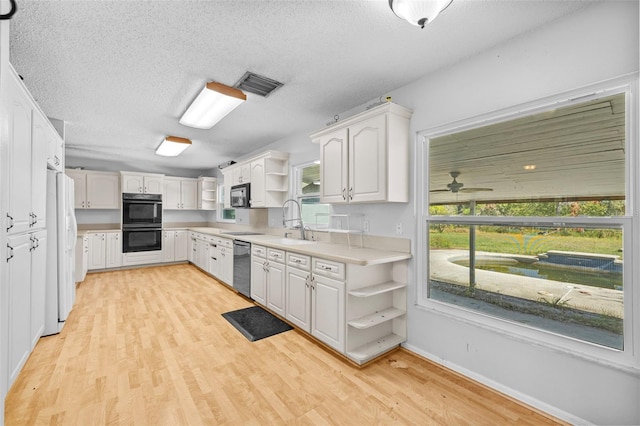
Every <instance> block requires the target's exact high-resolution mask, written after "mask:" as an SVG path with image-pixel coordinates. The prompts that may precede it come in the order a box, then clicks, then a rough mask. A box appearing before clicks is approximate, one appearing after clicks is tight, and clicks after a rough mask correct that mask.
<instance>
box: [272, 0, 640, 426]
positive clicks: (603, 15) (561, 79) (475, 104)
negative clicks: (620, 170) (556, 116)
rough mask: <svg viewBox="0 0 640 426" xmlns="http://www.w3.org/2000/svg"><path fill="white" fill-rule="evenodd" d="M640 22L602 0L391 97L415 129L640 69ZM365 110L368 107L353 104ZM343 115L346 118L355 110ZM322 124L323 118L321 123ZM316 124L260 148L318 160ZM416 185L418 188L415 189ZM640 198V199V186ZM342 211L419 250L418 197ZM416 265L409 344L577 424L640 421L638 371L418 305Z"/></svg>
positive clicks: (295, 159) (632, 5) (294, 159)
mask: <svg viewBox="0 0 640 426" xmlns="http://www.w3.org/2000/svg"><path fill="white" fill-rule="evenodd" d="M638 21H639V11H638V2H637V1H620V2H613V1H607V2H602V3H596V4H594V5H593V6H590V7H588V8H586V9H583V10H581V11H579V12H578V13H576V14H574V15H572V16H568V17H565V18H561V19H559V20H557V21H555V22H552V23H550V24H548V25H546V26H543V27H541V28H539V29H538V30H536V31H533V32H530V33H528V34H526V35H524V36H522V37H519V38H516V39H513V40H511V41H510V42H508V43H506V44H503V45H500V46H497V47H495V48H493V49H491V50H489V51H487V52H484V53H482V54H479V55H477V56H475V57H472V58H469V59H467V60H465V61H462V62H460V63H458V64H456V65H454V66H452V67H449V68H447V69H444V70H441V71H438V72H434V73H432V74H429V75H427V76H425V77H424V78H422V79H421V80H419V81H417V82H414V83H412V84H409V85H407V86H405V87H402V88H399V89H397V90H395V91H393V92H391V93H389V95H391V96H392V97H393V101H394V102H396V103H398V104H400V105H403V106H406V107H409V108H411V109H413V111H414V113H413V117H412V120H411V129H412V131H413V132H414V134H415V133H417V132H419V131H422V130H428V129H430V128H433V127H437V126H440V125H443V124H447V123H452V122H455V121H458V120H461V119H465V118H469V117H473V116H478V115H481V114H486V113H489V112H491V111H496V110H500V109H503V108H507V107H512V106H515V105H518V104H522V103H525V102H529V101H533V100H536V99H540V98H543V97H546V96H550V95H554V94H557V93H560V92H564V91H568V90H571V89H576V88H579V87H581V86H585V85H589V84H593V83H597V82H600V81H603V80H606V79H610V78H613V77H617V76H621V75H625V74H628V73H632V72H637V71H638V70H639V68H640V67H639V54H638V52H639V42H638V38H639V28H638ZM427 36H428V35H427V34H425V37H427ZM469 36H470V37H472V36H473V35H472V34H470V35H469ZM408 54H417V52H410V53H408ZM380 95H387V94H386V93H381V94H380ZM363 110H364V106H361V107H358V108H354V110H352V111H350V112H356V111H358V112H359V111H363ZM340 115H341V116H342V117H347V116H348V115H349V113H343V114H340ZM330 119H331V118H330V117H327V120H326V121H330ZM323 126H324V123H318V128H321V127H323ZM314 130H317V129H309V132H308V133H305V134H298V135H294V136H291V137H289V138H286V139H283V140H280V141H277V142H275V143H273V144H271V145H269V146H268V147H265V148H263V149H262V150H265V149H274V150H281V151H288V152H291V159H290V162H291V164H300V163H303V162H306V161H310V160H316V159H318V154H319V151H318V147H317V146H315V145H313V144H312V143H311V142H310V139H309V137H308V135H309V133H311V132H312V131H314ZM637 142H638V141H635V143H636V144H637ZM414 148H415V147H414ZM415 152H416V151H415V149H414V154H415ZM414 157H415V155H414ZM411 168H412V169H413V166H412V167H411ZM412 172H413V170H412ZM414 174H415V173H414ZM412 191H413V192H414V193H415V188H412ZM636 196H637V197H639V198H640V194H636ZM335 209H336V211H340V212H344V211H346V210H350V211H351V212H362V213H364V214H365V215H366V216H367V219H368V220H369V221H370V226H371V232H372V233H373V234H378V235H394V234H395V223H398V222H401V223H402V224H403V229H404V235H405V236H407V237H410V238H412V240H413V247H412V249H413V253H414V254H415V253H417V250H416V249H417V248H416V242H415V241H416V240H415V234H416V224H417V219H416V217H417V215H418V214H419V213H420V212H419V210H418V208H417V206H415V205H414V203H409V204H401V205H373V206H371V205H363V206H357V207H354V206H350V207H336V208H335ZM272 210H277V209H272ZM269 217H270V220H271V219H272V218H273V219H275V220H276V223H278V218H280V212H279V211H270V212H269ZM278 226H279V224H278ZM636 235H637V234H636ZM416 270H417V263H416V261H414V262H412V274H411V275H412V276H413V277H414V278H413V279H412V280H411V281H412V283H411V288H410V290H409V293H408V294H409V295H410V300H409V302H410V303H409V305H410V309H409V315H408V318H409V320H408V327H409V330H408V331H409V334H408V336H409V337H408V342H407V347H408V348H410V349H412V350H414V351H416V352H418V353H420V354H422V355H425V356H427V357H429V358H431V359H433V360H435V361H437V362H440V363H442V364H444V365H447V366H450V367H452V368H454V369H457V370H458V371H461V372H463V373H465V374H467V375H468V376H470V377H473V378H475V379H477V380H480V381H482V382H484V383H486V384H489V385H490V386H493V387H495V388H498V389H500V390H502V391H504V392H506V393H508V394H511V395H513V396H515V397H517V398H519V399H521V400H523V401H525V402H527V403H530V404H532V405H534V406H537V407H539V408H541V409H543V410H545V411H547V412H550V413H552V414H555V415H558V416H560V417H563V418H565V419H567V420H569V421H572V422H576V423H584V422H592V423H596V424H640V404H639V403H638V402H639V401H640V373H637V374H631V373H630V372H629V371H621V370H618V369H616V368H612V367H609V366H606V365H602V364H599V363H595V362H591V361H588V360H585V359H580V358H578V357H576V356H573V355H570V354H567V353H563V352H559V351H556V350H553V349H550V348H546V347H542V346H538V345H533V344H531V343H530V342H527V341H523V340H518V339H514V338H511V337H508V336H505V335H503V334H501V333H499V332H497V331H495V330H491V329H487V328H484V327H481V326H479V325H478V324H473V323H465V322H462V321H459V320H457V319H454V318H450V317H446V316H443V315H441V314H438V313H436V312H430V311H427V310H425V309H422V308H418V307H416V306H415V304H414V302H415V300H416V294H417V290H416V285H417V283H416V282H415V277H416ZM634 284H635V285H638V284H640V283H638V282H635V283H634ZM636 338H640V336H636Z"/></svg>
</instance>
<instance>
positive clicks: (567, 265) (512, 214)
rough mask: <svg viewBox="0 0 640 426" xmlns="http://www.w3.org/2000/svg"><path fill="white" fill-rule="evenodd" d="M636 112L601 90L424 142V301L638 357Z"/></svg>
mask: <svg viewBox="0 0 640 426" xmlns="http://www.w3.org/2000/svg"><path fill="white" fill-rule="evenodd" d="M630 105H631V104H630V101H629V95H628V92H627V88H623V89H617V90H611V91H601V93H600V95H590V96H587V97H583V98H582V99H581V100H580V101H566V102H556V103H555V104H554V106H553V108H546V109H545V108H538V109H537V110H534V109H530V112H529V113H518V115H516V114H514V115H512V118H511V119H506V120H505V118H504V116H503V117H501V119H500V120H499V121H498V120H495V121H494V122H493V123H491V124H488V125H486V124H485V125H482V126H479V127H478V126H474V125H466V126H459V127H458V128H456V129H453V130H442V131H436V132H433V133H432V134H425V141H424V154H425V159H424V163H423V164H424V165H425V166H426V167H425V172H424V179H425V182H426V185H425V187H424V188H423V189H424V190H423V200H424V201H425V203H424V206H425V207H424V215H423V223H424V228H423V230H424V237H423V240H422V241H423V247H424V251H425V253H426V256H425V258H426V260H427V262H426V264H425V265H424V267H423V268H422V271H423V272H422V277H423V281H424V287H423V291H421V294H422V299H421V300H422V303H424V304H426V305H428V306H431V307H435V308H436V309H442V310H447V311H449V312H450V313H453V314H454V315H456V311H457V312H458V313H459V315H462V316H467V317H468V316H469V315H471V316H472V317H473V316H474V315H475V316H476V317H475V318H476V320H477V321H484V322H486V323H487V324H490V323H491V322H492V321H493V320H491V318H496V319H499V321H500V323H502V324H513V326H517V325H519V326H525V327H526V330H529V331H528V332H527V333H530V332H531V331H533V332H534V333H535V332H536V330H538V331H541V332H542V334H540V335H539V337H540V338H541V339H542V340H545V337H544V336H545V335H546V336H553V337H552V338H551V337H549V340H551V339H553V341H554V342H557V341H558V337H560V339H562V337H568V338H570V340H571V341H572V342H578V344H580V342H585V343H587V342H588V344H595V345H596V347H603V348H607V349H609V350H610V349H615V350H617V351H621V352H625V351H626V352H627V353H632V347H631V345H630V344H629V343H630V342H628V340H630V338H631V326H630V324H629V322H630V318H632V316H631V313H632V307H633V305H634V302H633V299H632V297H631V295H632V286H633V282H634V279H633V278H632V277H633V274H634V269H635V266H634V265H633V263H632V262H630V259H632V258H633V257H632V255H631V251H632V250H633V247H634V245H633V244H632V241H633V234H632V224H633V223H634V221H636V222H637V217H636V218H634V216H633V214H634V213H633V212H634V209H633V208H632V206H631V205H630V204H629V202H630V200H632V198H630V197H629V196H628V194H629V187H628V186H627V182H629V179H630V178H629V176H632V174H631V173H630V170H629V169H630V165H631V164H633V163H632V161H631V156H630V155H629V153H630V152H635V149H637V146H636V147H634V148H633V149H631V150H630V149H629V148H630V144H631V143H632V142H631V141H630V138H629V132H630V129H632V127H631V126H630V123H629V119H628V117H629V116H630V114H629V109H630ZM487 121H490V120H484V123H486V122H487ZM634 143H635V142H634ZM636 161H637V160H636ZM635 211H636V213H635V214H636V215H637V209H635ZM635 273H637V271H636V272H635ZM635 281H637V280H635ZM636 284H637V283H636ZM636 290H637V291H640V289H636ZM636 304H637V302H636ZM447 307H449V308H447ZM452 309H453V310H452ZM477 315H480V316H477ZM482 318H485V319H482ZM505 320H506V321H507V322H506V323H505V322H504V321H505ZM508 327H511V326H507V328H508ZM511 330H516V331H517V328H513V327H511ZM523 330H524V329H523Z"/></svg>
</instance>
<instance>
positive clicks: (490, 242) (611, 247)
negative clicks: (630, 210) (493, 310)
mask: <svg viewBox="0 0 640 426" xmlns="http://www.w3.org/2000/svg"><path fill="white" fill-rule="evenodd" d="M461 231H462V229H460V228H457V229H454V230H444V231H443V232H439V231H435V230H432V231H431V232H430V233H429V236H430V247H431V248H432V249H463V250H468V249H469V233H468V232H467V229H464V231H465V232H461ZM621 248H622V239H621V238H619V237H616V236H613V237H604V238H598V237H591V236H575V235H559V234H551V235H538V234H529V235H526V234H521V233H502V232H486V231H481V230H476V250H478V251H486V252H492V253H511V254H527V255H536V254H540V253H544V252H546V251H547V250H562V251H573V252H583V253H599V254H610V255H617V256H620V258H622V252H621Z"/></svg>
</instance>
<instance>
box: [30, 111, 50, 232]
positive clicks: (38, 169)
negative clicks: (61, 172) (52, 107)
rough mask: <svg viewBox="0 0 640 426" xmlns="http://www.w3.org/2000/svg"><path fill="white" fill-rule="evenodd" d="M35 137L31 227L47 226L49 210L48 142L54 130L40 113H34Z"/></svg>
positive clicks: (32, 169) (32, 151)
mask: <svg viewBox="0 0 640 426" xmlns="http://www.w3.org/2000/svg"><path fill="white" fill-rule="evenodd" d="M33 120H34V121H33V139H32V140H31V213H32V215H33V216H32V218H33V219H32V222H33V226H32V227H31V229H42V228H44V227H45V226H46V223H45V220H46V211H47V144H48V141H49V139H50V134H51V133H52V132H53V131H54V130H53V129H52V128H51V126H50V125H49V123H48V122H47V121H45V119H44V118H42V116H41V115H40V114H39V113H34V114H33Z"/></svg>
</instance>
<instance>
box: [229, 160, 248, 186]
mask: <svg viewBox="0 0 640 426" xmlns="http://www.w3.org/2000/svg"><path fill="white" fill-rule="evenodd" d="M232 173H233V174H232V181H231V185H232V186H233V185H240V184H243V183H250V182H251V165H250V163H243V164H238V165H236V166H234V167H233V169H232Z"/></svg>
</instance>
